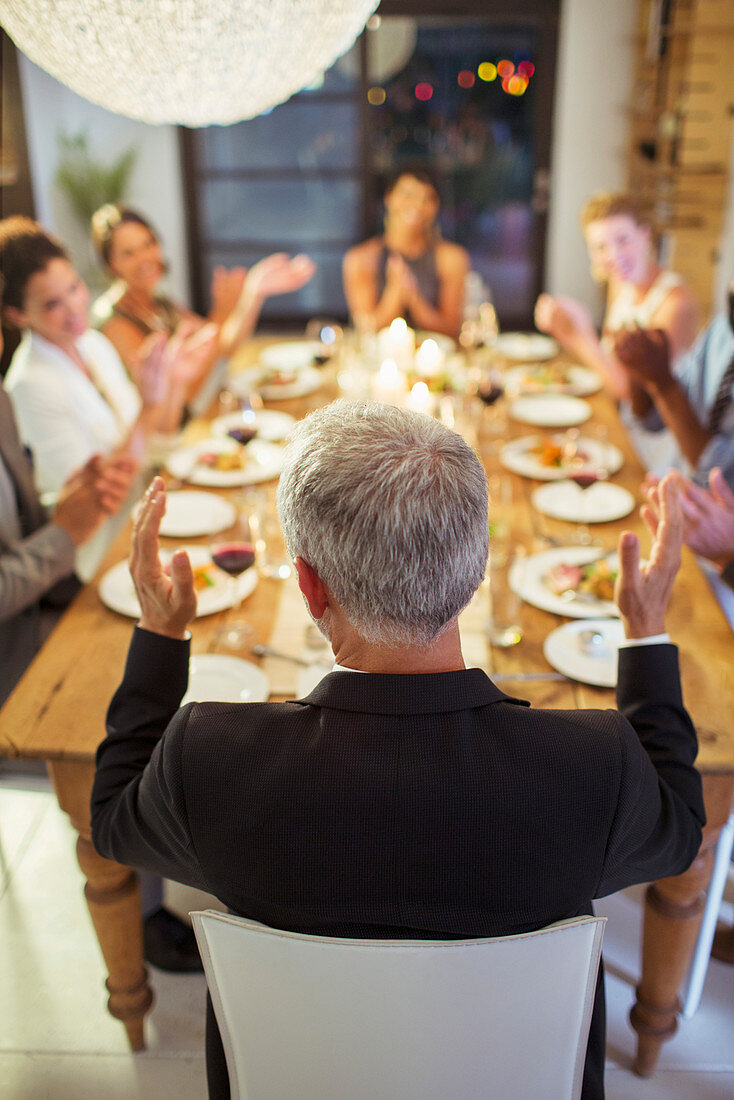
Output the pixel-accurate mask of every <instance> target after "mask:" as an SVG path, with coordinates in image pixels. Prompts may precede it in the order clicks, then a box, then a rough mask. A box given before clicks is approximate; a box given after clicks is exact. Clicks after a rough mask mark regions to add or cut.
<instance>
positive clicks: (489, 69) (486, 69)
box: [477, 61, 497, 84]
mask: <svg viewBox="0 0 734 1100" xmlns="http://www.w3.org/2000/svg"><path fill="white" fill-rule="evenodd" d="M477 76H478V77H479V79H480V80H485V81H486V82H487V83H488V84H489V83H490V82H491V81H492V80H496V79H497V66H496V65H493V64H492V62H491V61H483V62H482V63H481V65H479V67H478V68H477Z"/></svg>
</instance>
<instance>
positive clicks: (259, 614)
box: [0, 338, 734, 1076]
mask: <svg viewBox="0 0 734 1100" xmlns="http://www.w3.org/2000/svg"><path fill="white" fill-rule="evenodd" d="M271 341H272V338H258V339H256V340H253V341H251V342H250V343H249V344H248V345H247V347H246V348H245V349H243V351H242V352H241V353H240V355H239V356H238V357H237V359H236V360H235V362H234V363H233V368H232V369H233V370H235V371H236V370H239V369H240V368H245V367H248V366H250V365H252V364H253V363H254V362H256V360H257V356H258V354H259V352H260V351H261V349H262V347H263V346H264V344H266V343H268V342H271ZM561 361H562V360H561ZM336 373H337V372H336V369H334V368H329V367H327V368H326V370H325V375H324V385H323V386H322V387H321V388H320V389H319V390H317V391H316V392H315V393H313V394H311V395H309V396H305V397H301V398H299V399H295V400H290V401H279V402H277V404H273V405H272V406H271V407H273V408H278V409H280V410H282V411H285V412H289V413H292V414H293V415H295V416H296V417H300V416H303V415H305V413H306V412H308V411H310V410H311V409H312V408H314V407H316V406H318V405H322V404H325V403H326V402H328V401H330V400H333V399H334V398H335V397H338V396H340V393H339V390H338V387H337V382H336ZM588 400H589V402H590V404H591V406H592V410H593V420H592V423H593V424H595V425H604V426H606V430H607V433H608V439H609V441H610V442H611V443H613V444H615V445H616V446H617V447H619V448H620V450H621V451H622V453H623V455H624V464H623V466H622V468H621V469H620V470H619V472H618V473H615V474H614V475H613V479H612V480H613V481H614V482H615V483H617V484H619V485H622V486H624V487H626V488H627V489H629V490H630V491H631V492H632V493H633V494H634V495H635V497H636V498H637V499H639V497H640V485H641V482H642V480H643V476H644V473H643V470H642V468H641V466H640V464H639V462H638V460H637V459H636V457H635V454H634V452H633V450H632V447H631V445H630V443H629V441H628V439H627V437H626V433H625V431H624V428H623V427H622V424H621V422H620V419H619V415H618V412H617V409H616V407H615V405H614V404H613V402H612V401H611V400H610V399H609V398H608V397H607V396H606V395H605V394H604V393H601V392H600V393H597V394H595V395H594V396H592V397H590V398H588ZM472 402H474V403H475V404H474V406H473V410H472V404H471V403H472ZM463 412H464V416H465V418H464V420H463V421H461V422H460V423H458V424H457V426H461V425H462V424H464V426H468V430H469V431H470V432H471V433H472V436H473V438H472V442H473V443H474V444H475V445H476V446H477V450H478V452H479V454H480V457H481V458H482V460H483V461H484V464H485V468H486V470H487V475H488V479H489V485H490V490H491V492H492V495H493V497H494V499H493V501H492V503H491V505H490V518H491V522H492V524H493V525H494V528H495V530H498V529H500V528H501V529H502V531H503V537H506V538H508V539H510V540H511V541H512V542H514V543H516V544H517V545H521V546H523V547H525V549H526V551H527V553H533V552H534V551H538V550H542V549H545V548H547V547H548V545H549V544H550V543H551V542H552V541H553V540H558V541H568V539H569V537H570V536H571V535H572V534H573V526H572V525H570V524H568V523H564V522H562V521H560V520H551V519H548V518H547V517H542V516H540V515H539V514H538V512H537V511H536V510H535V508H534V507H533V505H532V503H531V493H532V491H533V489H534V488H536V487H537V486H538V484H539V483H538V482H534V481H532V480H530V479H527V478H524V477H520V476H519V475H517V474H513V473H510V472H508V471H507V470H505V469H504V468H503V467H502V466H501V464H500V461H499V453H498V452H499V449H500V444H501V443H502V442H504V441H505V440H507V439H512V438H518V437H520V436H524V435H528V434H531V433H532V434H538V433H539V434H541V435H543V434H546V432H545V430H543V429H537V428H528V426H527V425H526V424H523V423H519V422H516V421H513V420H512V418H511V417H508V418H506V420H505V418H504V415H503V413H502V411H500V412H499V413H495V412H494V411H491V412H486V411H484V410H482V409H481V407H480V405H479V403H478V401H477V399H476V398H467V399H465V401H464V406H463ZM467 412H468V414H469V415H468V416H467V415H466V414H467ZM498 417H499V424H498ZM498 428H499V434H498ZM194 430H196V426H195V427H194ZM269 489H270V492H271V493H272V492H274V484H272V483H271V485H270V486H269ZM222 492H223V493H224V495H231V492H232V491H231V490H230V491H226V490H222ZM624 529H631V530H634V531H637V532H639V533H640V537H641V540H642V543H643V553H644V549H645V547H646V546H649V536H648V535H647V532H646V531H645V529H644V525H643V524H642V522H641V520H640V519H639V516H638V514H637V511H635V513H634V514H631V515H629V516H627V517H625V518H624V519H623V520H618V521H615V522H610V523H603V524H598V525H597V524H595V525H594V534H595V535H598V536H599V538H600V540H601V541H602V543H603V544H604V546H606V547H608V548H609V549H610V550H611V549H612V548H613V547H614V546H615V545H616V541H617V538H618V535H619V533H620V532H621V531H622V530H624ZM129 538H130V526H129V525H128V526H127V527H126V528H125V529H124V530H123V531H122V532H121V534H120V536H119V537H118V539H117V540H116V541H115V543H114V544H113V546H112V547H111V549H110V551H109V554H108V555H107V558H106V560H105V562H104V563H103V564H102V567H101V569H100V574H99V575H100V576H101V575H102V574H103V573H104V572H105V571H106V570H107V569H108V568H109V567H110V566H111V565H113V564H115V563H117V562H119V561H121V560H123V559H124V558H125V557H126V556H127V552H128V548H129ZM178 541H179V542H180V541H181V540H178ZM185 541H186V542H202V543H203V544H204V545H206V543H207V541H211V540H207V539H199V540H188V539H187V540H185ZM166 542H167V540H163V543H164V545H165V544H166ZM169 545H173V543H169ZM284 592H285V588H284V585H283V582H282V581H280V580H278V579H272V578H268V577H265V576H262V577H261V578H260V580H259V583H258V585H257V587H256V589H255V591H254V592H253V593H252V595H251V596H249V597H248V599H247V600H246V603H245V605H244V611H245V613H246V617H247V620H248V622H249V624H250V625H251V627H252V629H253V637H252V639H251V640H250V643H249V644H248V646H247V648H246V650H243V652H242V653H241V654H240V655H241V656H243V657H247V658H250V659H252V658H251V656H250V653H249V649H250V648H251V644H252V642H255V641H257V642H260V643H265V644H267V643H269V642H272V640H273V635H274V631H275V629H276V623H277V621H278V615H279V608H280V606H281V601H282V600H283V599H284V598H285V597H284ZM231 615H232V612H231V611H223V612H221V613H219V614H215V615H210V616H208V617H206V618H200V619H197V620H196V622H195V624H194V626H193V628H192V635H193V639H192V653H193V654H198V653H213V652H218V651H221V650H220V649H219V645H220V641H219V639H220V634H218V631H220V630H221V627H222V625H223V623H226V621H227V618H228V616H231ZM563 621H564V620H563V618H562V617H559V616H556V615H553V614H551V613H549V612H548V611H544V610H541V609H539V608H537V607H534V606H530V605H528V604H525V605H523V609H522V629H523V637H522V641H521V642H520V644H518V645H515V646H513V647H511V648H508V649H500V648H496V647H493V646H491V645H490V644H489V643H488V642H484V643H483V644H482V645H481V647H480V649H479V651H477V647H476V645H475V646H474V649H473V653H472V657H473V660H474V663H480V664H481V665H482V667H484V668H485V670H486V671H487V672H488V673H489V674H490V675H492V673H501V674H504V675H506V676H510V677H513V676H518V677H519V676H523V675H526V674H528V673H539V674H544V673H548V672H550V671H551V670H550V667H549V665H548V662H547V661H546V659H545V657H544V655H543V641H544V639H545V638H546V636H547V635H548V634H549V632H550V631H551V630H553V629H554V628H555V627H556V626H558V625H559V624H560V623H562V622H563ZM668 625H669V630H670V633H671V636H672V639H673V640H674V641H675V642H676V644H677V645H678V646H679V649H680V664H681V675H682V680H683V691H684V699H685V701H686V705H687V707H688V709H689V711H690V713H691V715H692V717H693V720H694V723H695V725H696V729H697V731H698V737H699V745H700V748H699V756H698V767H699V770H700V771H701V774H702V776H703V787H704V797H705V802H706V812H707V818H708V823H707V825H706V828H705V830H704V838H703V844H702V846H701V850H700V852H699V855H698V856H697V858H696V860H695V861H694V862H693V864H692V866H691V867H690V869H689V870H688V871H686V872H685V873H684V874H682V875H677V876H675V877H672V878H667V879H664V880H662V881H659V882H655V883H652V884H651V885H649V886H648V889H647V893H646V900H645V913H644V931H643V937H642V945H641V962H640V977H639V984H638V986H637V990H636V999H635V1002H634V1004H633V1006H632V1009H631V1022H632V1026H633V1027H634V1029H635V1031H636V1032H637V1037H638V1038H637V1054H636V1060H635V1063H634V1068H635V1070H636V1072H638V1073H639V1074H641V1075H643V1076H647V1075H649V1074H651V1073H652V1072H653V1070H654V1068H655V1065H656V1063H657V1060H658V1057H659V1054H660V1049H661V1046H662V1044H663V1043H664V1042H666V1041H667V1040H668V1039H670V1038H671V1037H672V1035H673V1034H674V1032H675V1030H676V1026H677V1016H678V1013H679V1009H680V1004H679V1000H678V993H679V989H680V987H681V985H682V982H683V979H684V977H685V973H686V970H687V967H688V964H689V961H690V958H691V955H692V952H693V948H694V946H695V942H696V937H697V934H698V930H699V925H700V921H701V916H702V910H703V905H704V901H705V891H706V888H707V886H708V883H709V880H710V878H711V873H712V866H713V850H714V848H715V845H716V841H717V838H718V836H719V833H720V831H721V828H722V827H723V825H724V824H725V822H726V821H727V819H728V817H729V813H730V810H731V807H732V802H733V801H734V721H733V720H732V716H733V715H734V636H733V635H732V631H731V628H730V626H729V624H728V622H727V620H726V618H725V616H724V615H723V613H722V610H721V608H720V606H719V604H718V603H717V601H716V599H715V598H714V596H713V594H712V592H711V589H710V587H709V584H708V582H707V580H706V578H705V577H704V575H703V574H702V572H701V570H700V568H699V566H698V564H697V563H696V560H695V559H694V557H693V555H692V554H690V553H689V552H688V551H686V550H684V555H683V564H682V567H681V570H680V573H679V576H678V578H677V581H676V585H675V589H674V594H673V598H672V601H671V606H670V610H669V615H668ZM131 628H132V621H131V619H129V618H125V617H123V616H121V615H118V614H116V613H115V612H113V611H111V610H109V609H108V608H107V607H106V606H105V605H104V604H103V603H102V602H101V600H100V597H99V594H98V591H97V583H96V582H94V581H93V582H92V583H90V584H89V585H87V586H86V587H85V588H84V589H83V590H82V591H81V592H80V594H79V595H78V596H77V598H76V600H75V601H74V603H73V604H72V605H71V606H70V607H69V609H68V610H67V611H66V613H65V614H64V616H63V617H62V619H61V620H60V622H59V623H58V625H57V627H56V629H55V630H54V632H53V634H52V635H51V637H50V638H49V639H48V641H47V642H46V644H45V645H44V646H43V648H42V649H41V651H40V652H39V653H38V655H37V657H36V658H35V660H34V661H33V663H32V664H31V666H30V667H29V668H28V670H27V672H26V674H25V675H24V677H23V678H22V680H21V681H20V683H19V684H18V686H17V687H16V689H15V691H14V692H13V693H12V695H11V696H10V698H9V699H8V701H7V702H6V704H5V706H4V707H3V708H2V710H0V755H7V756H9V757H16V758H26V759H34V760H44V761H46V763H47V766H48V771H49V774H50V776H51V780H52V782H53V786H54V790H55V793H56V796H57V798H58V802H59V805H60V807H61V808H62V810H64V811H65V812H66V813H67V814H68V815H69V818H70V819H71V822H72V824H73V826H74V828H75V830H76V832H77V834H78V839H77V857H78V861H79V865H80V867H81V869H82V871H83V873H84V875H85V878H86V885H85V895H86V900H87V904H88V907H89V912H90V914H91V918H92V921H93V924H94V928H95V931H96V934H97V937H98V939H99V943H100V947H101V949H102V953H103V956H104V959H105V962H106V966H107V970H108V974H109V977H108V980H107V989H108V992H109V998H108V1009H109V1011H110V1013H111V1014H112V1015H113V1016H114V1017H116V1018H117V1019H119V1020H120V1021H121V1022H122V1023H123V1024H124V1026H125V1028H126V1031H127V1035H128V1038H129V1043H130V1046H131V1048H132V1049H133V1050H141V1049H143V1048H144V1046H145V1035H144V1022H145V1016H146V1013H147V1012H148V1010H149V1009H150V1007H151V1004H152V1000H153V994H152V991H151V987H150V984H149V981H148V975H147V971H146V969H145V967H144V965H143V946H142V921H141V913H140V899H139V891H138V883H137V876H136V874H135V872H134V871H133V870H131V869H130V868H129V867H124V866H121V865H119V864H117V863H114V862H112V861H110V860H107V859H104V858H102V857H101V856H100V855H98V854H97V852H96V851H95V850H94V847H93V845H92V841H91V833H90V810H89V801H90V792H91V787H92V780H93V776H94V756H95V751H96V748H97V746H98V744H99V742H100V741H101V740H102V738H103V737H104V722H105V712H106V710H107V706H108V704H109V702H110V699H111V697H112V695H113V692H114V691H115V688H116V687H117V685H118V683H119V681H120V678H121V675H122V670H123V665H124V661H125V656H126V652H127V647H128V644H129V640H130V635H131ZM507 690H509V691H513V692H515V693H518V694H522V695H523V696H524V697H525V698H527V699H529V700H530V701H531V703H532V704H533V706H537V707H559V708H586V707H592V708H599V707H613V706H614V705H615V704H614V693H613V691H612V690H610V689H605V688H596V687H590V686H587V685H585V684H582V683H578V682H575V681H572V680H550V679H548V680H545V679H538V680H530V681H528V680H522V682H518V683H517V684H514V683H513V682H512V680H510V681H509V686H508V687H507ZM274 697H275V698H282V697H284V694H283V693H277V692H276V694H275V695H274Z"/></svg>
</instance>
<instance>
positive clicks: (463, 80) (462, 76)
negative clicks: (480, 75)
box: [456, 69, 476, 88]
mask: <svg viewBox="0 0 734 1100" xmlns="http://www.w3.org/2000/svg"><path fill="white" fill-rule="evenodd" d="M475 80H476V77H475V76H474V73H470V72H469V70H468V69H462V70H461V72H460V73H459V75H458V76H457V78H456V83H457V84H458V85H459V87H460V88H473V87H474V82H475Z"/></svg>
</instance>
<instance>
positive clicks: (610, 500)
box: [530, 468, 635, 523]
mask: <svg viewBox="0 0 734 1100" xmlns="http://www.w3.org/2000/svg"><path fill="white" fill-rule="evenodd" d="M572 476H573V473H572V472H569V471H567V472H566V477H567V478H568V477H572ZM578 477H579V481H581V479H584V481H585V482H586V484H585V485H579V484H577V483H576V482H575V481H554V482H552V483H551V484H549V485H541V486H540V488H539V489H536V490H535V491H534V492H533V494H532V496H531V498H530V499H531V501H532V504H533V507H534V508H537V510H538V511H539V512H542V513H543V515H544V516H550V517H551V519H562V520H565V521H566V522H567V523H611V522H612V520H615V519H622V517H623V516H628V515H629V514H630V512H631V511H632V510H633V509H634V507H635V498H634V497H633V496H632V493H630V492H629V490H627V489H624V488H623V487H622V486H621V485H614V484H613V483H612V482H609V481H597V480H595V477H596V475H595V474H594V473H593V470H591V469H589V471H588V472H586V471H585V470H584V469H583V468H582V469H581V470H579V472H578Z"/></svg>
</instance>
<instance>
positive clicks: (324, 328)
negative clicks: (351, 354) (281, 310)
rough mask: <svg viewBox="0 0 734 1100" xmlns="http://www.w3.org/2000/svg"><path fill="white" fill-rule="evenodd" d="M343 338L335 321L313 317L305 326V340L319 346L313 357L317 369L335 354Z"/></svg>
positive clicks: (341, 330)
mask: <svg viewBox="0 0 734 1100" xmlns="http://www.w3.org/2000/svg"><path fill="white" fill-rule="evenodd" d="M343 336H344V330H343V329H342V327H341V325H340V324H338V323H337V322H336V321H329V320H324V319H323V318H320V317H315V318H314V319H313V320H312V321H309V322H308V324H307V325H306V339H307V340H313V341H315V342H316V343H318V344H320V345H321V347H320V349H319V350H318V351H317V352H316V355H315V357H314V358H315V360H316V366H317V367H323V366H325V365H326V364H327V363H328V362H330V360H331V359H332V357H333V356H335V355H336V354H337V352H338V351H339V347H340V345H341V342H342V338H343Z"/></svg>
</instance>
